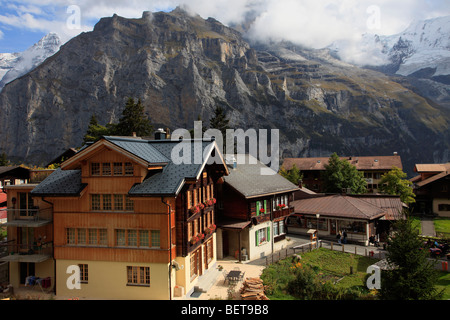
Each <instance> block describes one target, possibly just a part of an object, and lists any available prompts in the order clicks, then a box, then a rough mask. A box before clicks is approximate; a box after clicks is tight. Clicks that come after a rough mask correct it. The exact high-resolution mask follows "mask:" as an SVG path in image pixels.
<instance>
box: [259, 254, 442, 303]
mask: <svg viewBox="0 0 450 320" xmlns="http://www.w3.org/2000/svg"><path fill="white" fill-rule="evenodd" d="M377 261H378V259H374V258H369V257H364V256H358V255H354V254H351V253H343V252H340V251H331V250H329V249H325V248H321V249H319V250H314V251H312V252H307V253H304V254H301V260H297V261H294V260H293V259H292V257H289V258H286V259H284V260H280V261H279V262H277V263H275V264H272V265H269V266H267V267H266V268H265V269H264V271H263V273H262V275H261V279H262V280H263V281H264V285H265V286H266V295H267V297H268V298H269V299H271V300H296V298H295V297H294V296H292V295H290V294H289V293H288V292H287V291H286V287H287V284H288V283H289V281H291V280H294V279H295V277H296V268H301V267H306V266H307V267H310V268H312V269H313V270H314V271H315V272H316V276H317V277H320V279H321V281H331V282H332V283H335V285H334V286H335V287H337V288H341V289H350V288H351V289H352V290H356V291H358V292H359V293H361V296H362V298H364V297H366V298H367V297H369V298H372V299H373V296H371V295H370V292H369V290H368V289H367V287H366V279H367V278H366V277H367V275H368V274H367V268H368V267H369V266H370V265H372V264H374V263H376V262H377ZM350 266H351V267H353V268H352V269H353V270H352V271H353V273H352V274H351V273H350ZM297 271H298V270H297ZM437 288H438V289H439V290H441V289H444V296H443V297H442V299H443V300H448V299H450V273H448V272H443V271H440V277H439V281H438V283H437Z"/></svg>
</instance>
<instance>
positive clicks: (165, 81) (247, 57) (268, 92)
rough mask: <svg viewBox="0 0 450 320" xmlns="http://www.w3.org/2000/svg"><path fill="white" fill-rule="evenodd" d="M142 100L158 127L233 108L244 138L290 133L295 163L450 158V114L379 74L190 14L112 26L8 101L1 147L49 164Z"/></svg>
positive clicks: (285, 146) (66, 51)
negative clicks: (257, 40)
mask: <svg viewBox="0 0 450 320" xmlns="http://www.w3.org/2000/svg"><path fill="white" fill-rule="evenodd" d="M130 96H131V97H135V98H141V99H142V101H143V104H144V105H145V106H146V112H147V114H148V116H149V117H150V119H151V121H152V123H154V124H155V126H156V127H157V126H159V125H161V126H168V127H170V128H172V129H176V128H192V127H193V121H195V120H197V118H198V116H199V115H201V116H202V119H205V121H207V119H209V118H210V117H211V115H212V113H213V110H214V108H215V107H216V106H217V105H221V106H223V107H225V109H226V111H227V115H228V117H229V118H230V119H231V125H232V126H233V127H235V128H242V129H245V130H246V129H248V128H255V129H260V128H276V129H280V134H281V138H280V144H281V145H280V149H281V154H282V156H283V157H286V156H316V155H319V154H322V155H329V154H330V153H331V152H334V151H336V152H338V153H339V154H341V155H371V154H377V155H386V154H392V152H394V151H396V152H398V153H399V154H400V155H401V156H402V159H403V160H404V165H405V169H407V168H406V167H407V166H409V165H410V164H411V163H414V162H434V161H439V162H442V161H447V160H448V159H449V152H448V150H449V141H450V139H449V129H448V128H449V125H448V124H449V115H448V111H446V110H445V109H443V108H442V107H440V106H439V105H437V104H431V103H429V102H428V101H427V100H426V99H425V98H423V97H421V96H419V95H418V94H416V93H414V92H413V91H411V90H409V89H407V88H405V87H404V86H402V85H401V84H400V83H398V82H394V81H393V80H391V79H390V78H389V77H387V76H386V75H383V74H382V73H379V72H376V71H369V70H362V69H359V68H356V67H353V66H351V65H347V64H343V63H342V62H340V61H337V60H335V59H333V58H332V57H331V56H330V55H329V54H328V51H325V50H324V51H318V50H305V49H302V48H298V47H295V46H292V45H289V44H282V43H281V44H277V45H271V46H269V45H265V46H262V45H259V46H251V45H250V44H249V43H247V42H246V41H244V40H243V38H242V37H241V35H240V34H239V33H238V32H237V31H235V30H233V29H230V28H228V27H225V26H223V25H222V24H220V23H219V22H218V21H216V20H214V19H212V18H209V19H207V20H204V19H202V18H200V17H199V16H196V17H192V16H190V15H188V14H187V13H185V12H183V11H182V10H179V9H176V10H174V11H172V12H171V13H148V12H145V13H144V14H143V16H142V18H140V19H125V18H121V17H118V16H113V17H111V18H103V19H101V20H100V21H99V22H98V24H97V25H96V26H95V28H94V30H93V31H92V32H89V33H83V34H81V35H79V36H78V37H76V38H74V39H72V40H71V41H69V42H68V43H66V44H65V45H64V46H62V47H61V49H60V51H59V52H58V53H57V54H55V55H54V56H52V57H51V58H49V59H47V60H46V61H45V62H44V63H43V64H41V65H40V66H39V67H38V68H36V69H34V70H33V71H32V72H30V73H28V74H26V75H24V76H22V77H21V78H19V79H17V80H15V81H13V82H11V83H9V84H8V85H6V86H5V87H4V89H3V91H2V92H1V94H0V108H1V109H0V110H1V114H2V117H1V118H0V123H1V126H0V149H1V150H2V151H5V152H6V153H7V154H8V155H9V156H10V158H12V159H16V160H20V161H25V162H28V163H36V164H39V163H45V162H46V161H48V160H50V159H52V158H54V157H55V156H56V155H58V154H59V153H61V152H62V151H63V150H64V149H66V148H68V147H72V146H79V145H80V144H81V141H82V139H83V135H84V133H85V132H86V129H87V126H88V123H89V119H90V117H91V115H92V114H93V113H95V114H96V115H97V118H98V119H99V122H100V123H103V124H106V123H108V122H112V121H116V120H118V118H119V117H120V116H121V112H122V109H123V107H124V106H125V102H126V100H127V98H128V97H130Z"/></svg>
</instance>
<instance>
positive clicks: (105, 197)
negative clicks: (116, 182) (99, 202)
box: [102, 194, 112, 211]
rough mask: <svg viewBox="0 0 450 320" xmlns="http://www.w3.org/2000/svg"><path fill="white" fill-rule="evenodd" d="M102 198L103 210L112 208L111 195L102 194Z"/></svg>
mask: <svg viewBox="0 0 450 320" xmlns="http://www.w3.org/2000/svg"><path fill="white" fill-rule="evenodd" d="M102 198H103V211H111V210H112V205H111V195H110V194H104V195H102Z"/></svg>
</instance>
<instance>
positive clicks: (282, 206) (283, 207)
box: [277, 203, 286, 210]
mask: <svg viewBox="0 0 450 320" xmlns="http://www.w3.org/2000/svg"><path fill="white" fill-rule="evenodd" d="M285 208H286V205H285V204H284V203H282V204H279V205H277V210H282V209H285Z"/></svg>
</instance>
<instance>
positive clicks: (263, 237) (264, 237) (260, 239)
mask: <svg viewBox="0 0 450 320" xmlns="http://www.w3.org/2000/svg"><path fill="white" fill-rule="evenodd" d="M255 237H256V239H255V240H256V241H255V244H256V245H257V246H259V245H261V244H263V243H265V242H268V241H270V227H267V228H262V229H259V230H256V232H255Z"/></svg>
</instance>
